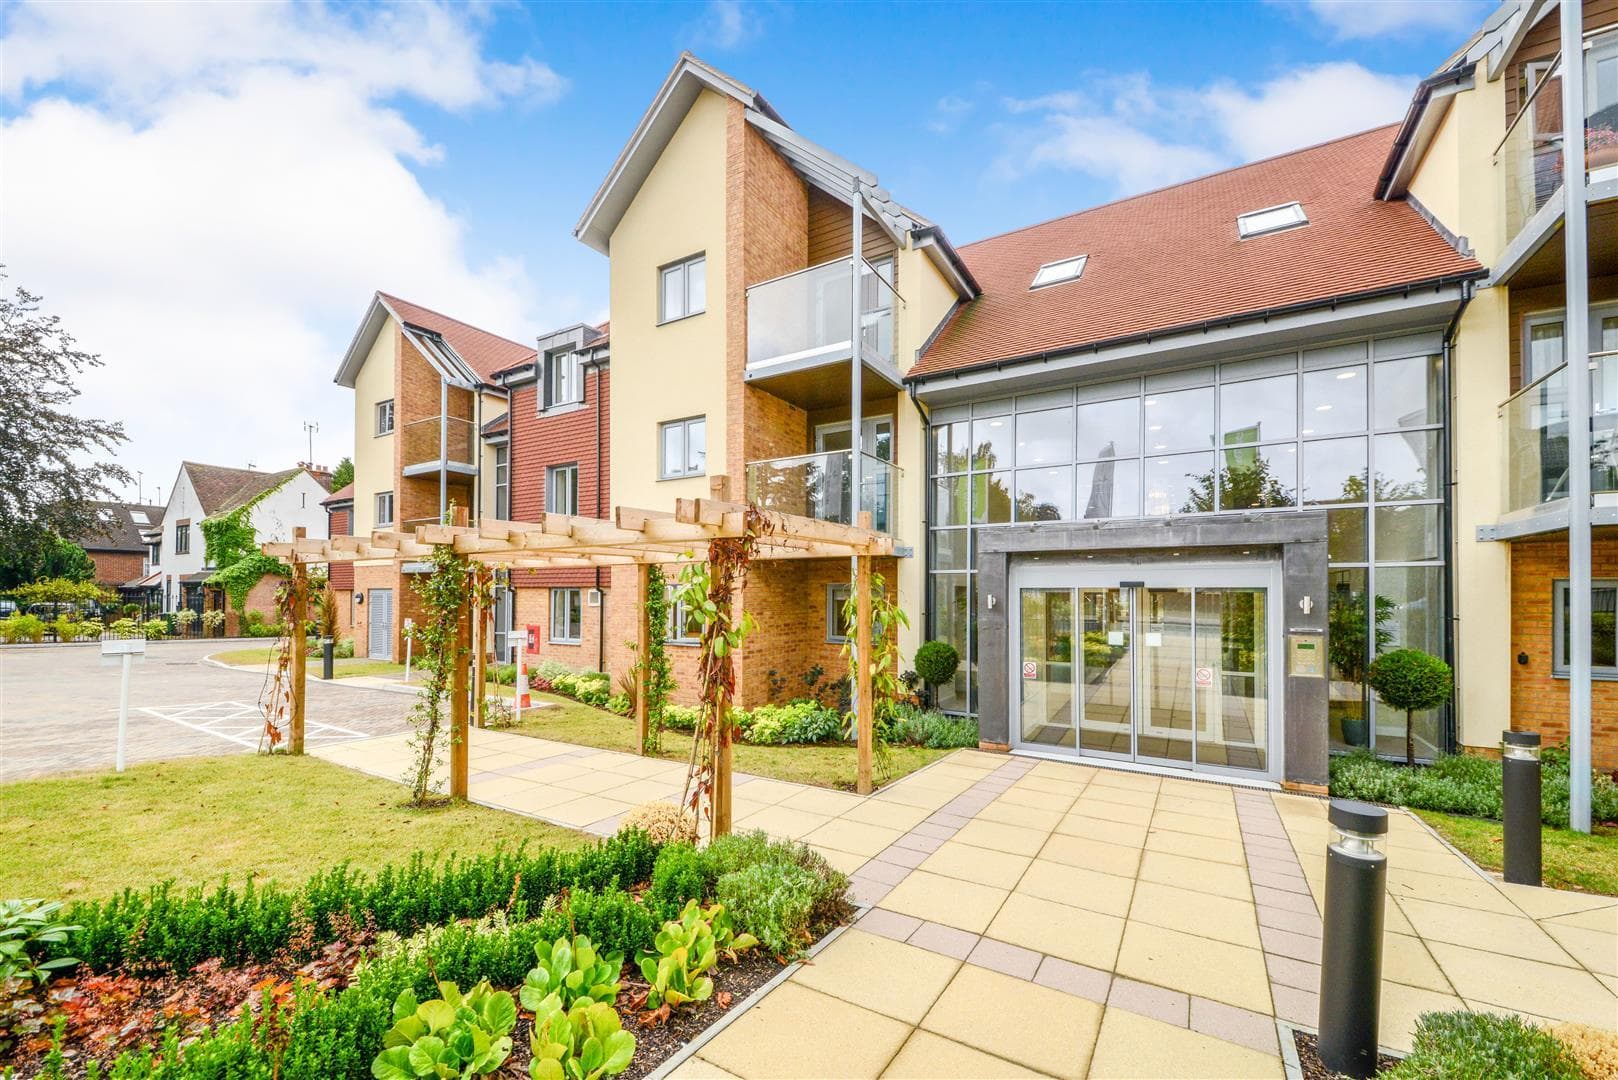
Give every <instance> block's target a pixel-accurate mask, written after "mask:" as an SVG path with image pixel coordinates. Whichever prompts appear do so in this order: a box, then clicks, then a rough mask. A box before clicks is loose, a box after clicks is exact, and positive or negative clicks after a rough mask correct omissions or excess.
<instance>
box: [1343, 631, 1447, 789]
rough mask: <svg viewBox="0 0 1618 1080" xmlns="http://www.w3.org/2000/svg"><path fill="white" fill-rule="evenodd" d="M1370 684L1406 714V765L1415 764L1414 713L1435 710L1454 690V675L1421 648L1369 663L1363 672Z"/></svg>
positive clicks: (1383, 698)
mask: <svg viewBox="0 0 1618 1080" xmlns="http://www.w3.org/2000/svg"><path fill="white" fill-rule="evenodd" d="M1365 681H1366V682H1367V683H1369V684H1370V686H1371V689H1372V690H1375V691H1376V693H1377V696H1378V697H1380V698H1381V699H1382V700H1383V701H1384V702H1386V703H1387V704H1388V705H1390V706H1392V707H1393V708H1395V709H1401V710H1403V711H1404V714H1405V764H1407V765H1414V764H1415V763H1416V730H1415V723H1414V720H1415V714H1416V713H1418V712H1422V711H1424V710H1427V709H1436V708H1438V707H1439V706H1440V705H1442V704H1444V703H1445V702H1446V701H1448V700H1449V698H1450V694H1451V693H1453V692H1454V689H1455V673H1454V672H1452V671H1451V670H1450V668H1449V665H1448V664H1446V663H1444V661H1442V660H1440V659H1439V658H1438V657H1436V656H1432V655H1430V654H1428V653H1424V652H1422V651H1421V650H1420V649H1394V650H1393V651H1392V652H1386V653H1383V654H1382V655H1381V656H1379V657H1377V658H1376V659H1375V660H1373V661H1372V662H1371V666H1370V668H1368V669H1367V670H1366V672H1365Z"/></svg>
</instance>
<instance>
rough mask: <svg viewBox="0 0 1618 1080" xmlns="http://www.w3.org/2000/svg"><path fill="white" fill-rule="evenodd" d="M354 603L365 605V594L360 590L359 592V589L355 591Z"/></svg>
mask: <svg viewBox="0 0 1618 1080" xmlns="http://www.w3.org/2000/svg"><path fill="white" fill-rule="evenodd" d="M354 603H356V604H363V603H365V594H364V593H363V592H361V591H360V590H358V589H355V590H354Z"/></svg>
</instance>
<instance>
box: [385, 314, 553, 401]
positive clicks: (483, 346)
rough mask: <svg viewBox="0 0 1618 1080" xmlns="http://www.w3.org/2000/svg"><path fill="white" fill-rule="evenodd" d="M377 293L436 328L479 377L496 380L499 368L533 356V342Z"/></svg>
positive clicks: (410, 318)
mask: <svg viewBox="0 0 1618 1080" xmlns="http://www.w3.org/2000/svg"><path fill="white" fill-rule="evenodd" d="M377 295H378V296H380V297H381V298H382V299H383V301H384V302H385V303H386V304H387V305H388V306H389V307H390V308H392V309H393V310H394V313H395V314H397V315H398V316H399V318H401V319H403V320H404V321H405V322H407V323H410V324H411V325H412V326H420V327H423V328H425V329H428V330H432V331H435V332H437V333H438V334H439V335H440V336H442V337H443V339H444V340H445V341H447V342H449V344H450V347H451V348H453V349H454V350H455V351H456V352H457V353H459V354H460V355H461V359H463V360H465V361H466V362H467V363H468V364H470V365H471V366H472V370H473V371H475V372H477V374H478V377H479V378H481V379H484V380H485V381H493V379H494V374H495V372H497V371H500V370H502V369H504V368H509V367H515V366H516V365H518V364H522V363H524V362H526V361H530V360H532V359H533V358H534V347H533V346H532V345H524V344H522V342H520V341H512V340H511V339H510V338H503V337H501V336H500V335H499V334H491V333H489V331H487V330H480V329H479V328H478V327H476V326H471V325H469V324H467V323H463V322H462V321H461V320H459V319H452V318H450V317H449V316H448V315H445V314H442V313H441V312H437V311H434V310H432V309H431V308H424V307H422V306H421V305H420V304H412V303H411V302H410V301H409V300H404V299H401V298H400V297H397V296H394V295H392V294H391V293H385V292H379V293H377Z"/></svg>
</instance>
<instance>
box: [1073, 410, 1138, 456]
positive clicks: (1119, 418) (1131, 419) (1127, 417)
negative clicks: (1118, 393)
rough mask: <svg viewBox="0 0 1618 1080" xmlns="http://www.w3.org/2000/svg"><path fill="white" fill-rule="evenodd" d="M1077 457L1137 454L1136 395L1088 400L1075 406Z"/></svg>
mask: <svg viewBox="0 0 1618 1080" xmlns="http://www.w3.org/2000/svg"><path fill="white" fill-rule="evenodd" d="M1078 432H1079V454H1078V457H1079V460H1080V461H1090V460H1093V459H1095V458H1105V457H1133V456H1135V455H1136V454H1139V453H1140V398H1138V397H1132V398H1125V399H1123V400H1122V401H1091V402H1087V403H1085V404H1083V405H1080V406H1079V407H1078Z"/></svg>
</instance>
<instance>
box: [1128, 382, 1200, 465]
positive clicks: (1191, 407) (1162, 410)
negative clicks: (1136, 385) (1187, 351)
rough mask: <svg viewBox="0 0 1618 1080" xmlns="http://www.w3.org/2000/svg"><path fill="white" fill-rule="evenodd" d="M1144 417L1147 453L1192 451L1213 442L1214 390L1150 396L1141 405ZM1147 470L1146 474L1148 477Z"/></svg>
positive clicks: (1197, 389) (1152, 394)
mask: <svg viewBox="0 0 1618 1080" xmlns="http://www.w3.org/2000/svg"><path fill="white" fill-rule="evenodd" d="M1143 404H1144V405H1145V415H1146V452H1147V453H1149V454H1155V453H1161V452H1162V451H1165V450H1195V449H1200V448H1203V447H1206V446H1208V445H1210V444H1211V443H1212V442H1213V432H1214V392H1213V387H1211V386H1203V387H1198V388H1196V389H1195V390H1173V391H1170V392H1168V393H1149V394H1147V395H1146V399H1145V401H1144V402H1143ZM1150 472H1151V468H1150V466H1148V468H1147V473H1148V475H1150Z"/></svg>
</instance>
